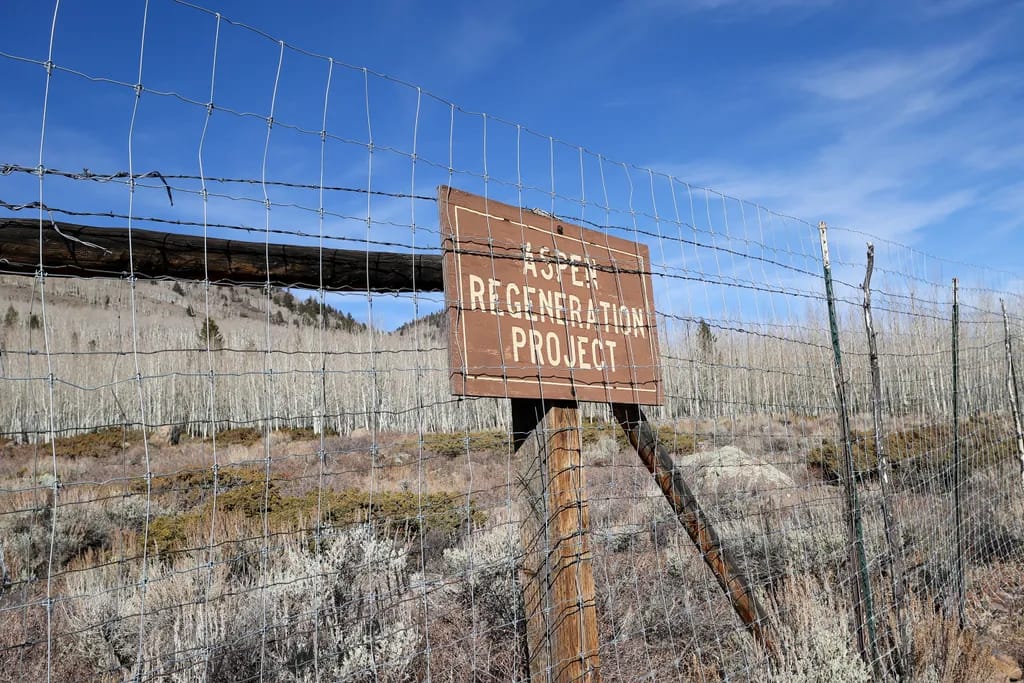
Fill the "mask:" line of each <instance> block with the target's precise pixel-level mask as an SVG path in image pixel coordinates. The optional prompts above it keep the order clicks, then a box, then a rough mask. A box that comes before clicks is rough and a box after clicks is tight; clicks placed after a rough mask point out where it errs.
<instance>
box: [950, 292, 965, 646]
mask: <svg viewBox="0 0 1024 683" xmlns="http://www.w3.org/2000/svg"><path fill="white" fill-rule="evenodd" d="M952 336H953V339H952V351H953V354H952V355H953V357H952V365H953V517H954V523H955V524H956V529H955V533H956V550H955V551H954V552H955V556H954V566H955V568H956V586H955V588H956V614H957V620H958V622H959V624H960V628H964V627H965V626H966V625H967V613H966V610H965V607H966V597H967V594H966V590H967V586H966V578H965V576H964V521H963V508H962V506H961V505H960V489H961V484H962V481H963V464H962V463H961V461H960V283H959V282H958V280H957V278H953V335H952Z"/></svg>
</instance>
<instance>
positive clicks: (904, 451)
mask: <svg viewBox="0 0 1024 683" xmlns="http://www.w3.org/2000/svg"><path fill="white" fill-rule="evenodd" d="M850 442H851V446H852V450H853V466H854V473H855V476H856V477H857V478H858V479H871V478H874V477H876V476H877V473H878V454H877V452H876V449H875V441H874V436H873V434H872V433H870V432H866V431H857V430H855V431H854V432H853V433H852V434H851V439H850ZM885 450H886V455H887V457H888V459H889V464H890V467H891V468H892V471H893V480H894V481H895V482H897V483H900V482H901V481H902V482H903V483H904V484H905V485H909V486H915V485H918V484H921V483H923V482H930V481H942V480H943V477H942V476H941V475H943V474H944V473H946V472H947V471H948V470H949V468H950V467H951V466H952V464H953V429H952V426H951V425H948V424H942V425H936V424H932V425H918V426H915V427H911V428H909V429H904V430H901V431H898V432H893V433H891V434H888V435H886V436H885ZM960 453H961V462H962V463H963V465H964V466H965V467H966V468H967V470H968V471H970V470H973V469H976V468H978V467H984V466H987V465H991V464H993V463H996V462H999V461H1002V460H1005V459H1007V458H1011V457H1013V442H1012V440H1011V432H1010V427H1009V425H1008V424H1005V423H1003V422H1000V421H998V420H995V419H992V418H987V417H975V418H972V419H970V420H967V421H965V422H964V423H962V424H961V426H960ZM807 464H808V465H809V466H811V467H812V468H815V469H817V470H819V471H820V472H821V473H822V475H823V476H824V477H825V479H826V480H828V481H831V482H838V481H840V480H841V479H842V476H843V470H844V468H843V451H842V447H841V444H840V443H839V441H837V440H835V439H822V442H821V445H820V446H817V447H815V448H813V449H812V450H811V452H810V453H809V454H808V456H807Z"/></svg>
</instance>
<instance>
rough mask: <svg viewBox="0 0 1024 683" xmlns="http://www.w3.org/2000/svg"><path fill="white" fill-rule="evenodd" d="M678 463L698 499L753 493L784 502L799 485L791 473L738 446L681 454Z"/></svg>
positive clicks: (777, 501)
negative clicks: (745, 451)
mask: <svg viewBox="0 0 1024 683" xmlns="http://www.w3.org/2000/svg"><path fill="white" fill-rule="evenodd" d="M676 465H677V466H678V467H679V469H680V471H681V472H682V475H683V479H684V480H685V481H686V482H687V483H688V484H689V485H690V487H691V488H692V489H693V492H694V494H696V495H697V497H698V499H700V498H708V497H714V498H718V497H733V496H736V495H740V496H749V495H750V494H754V495H755V496H756V497H758V498H760V497H762V496H763V497H764V499H770V500H772V501H775V502H776V503H777V504H781V503H782V502H783V501H784V500H785V499H786V498H788V497H789V496H790V495H792V493H793V492H794V491H795V490H796V488H797V485H796V482H794V481H793V478H792V477H790V476H789V475H788V474H786V473H785V472H783V471H782V470H780V469H778V468H777V467H775V466H773V465H770V464H768V463H766V462H765V461H763V460H761V459H760V458H757V457H756V456H753V455H750V454H748V453H744V452H743V451H742V450H740V449H739V448H736V447H735V446H723V447H722V448H717V449H715V450H712V451H701V452H697V453H693V454H691V455H687V456H682V457H679V458H677V459H676ZM764 499H762V500H761V501H753V500H752V501H751V502H752V503H755V502H764Z"/></svg>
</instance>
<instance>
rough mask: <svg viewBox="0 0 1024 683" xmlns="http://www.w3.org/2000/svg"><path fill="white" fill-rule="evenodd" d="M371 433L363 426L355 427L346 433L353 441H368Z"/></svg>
mask: <svg viewBox="0 0 1024 683" xmlns="http://www.w3.org/2000/svg"><path fill="white" fill-rule="evenodd" d="M372 436H373V435H372V434H370V430H369V429H366V428H365V427H356V428H355V429H353V430H352V431H351V432H349V433H348V438H350V439H352V440H353V441H369V440H370V438H371V437H372Z"/></svg>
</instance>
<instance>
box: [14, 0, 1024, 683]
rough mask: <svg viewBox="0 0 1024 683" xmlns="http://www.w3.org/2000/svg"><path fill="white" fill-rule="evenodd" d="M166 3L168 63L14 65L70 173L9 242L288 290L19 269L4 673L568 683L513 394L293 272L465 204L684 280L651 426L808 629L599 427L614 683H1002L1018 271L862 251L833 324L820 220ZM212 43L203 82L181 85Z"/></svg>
mask: <svg viewBox="0 0 1024 683" xmlns="http://www.w3.org/2000/svg"><path fill="white" fill-rule="evenodd" d="M143 10H144V11H143ZM143 10H140V11H139V16H138V24H137V28H138V31H137V32H136V34H135V35H134V36H133V37H132V41H133V42H132V52H131V54H130V55H128V56H130V59H121V60H110V61H107V62H102V61H101V62H99V63H96V60H94V59H91V58H90V55H88V54H85V53H83V52H77V53H76V52H75V51H67V50H63V49H61V48H62V43H61V36H64V35H65V32H66V31H67V30H68V29H67V27H66V26H64V24H62V15H61V12H60V9H59V7H58V9H57V11H56V12H55V14H54V22H53V26H52V29H51V31H50V33H49V42H48V44H46V45H40V46H39V50H37V51H36V53H33V54H11V53H8V52H2V51H0V73H5V74H10V75H11V77H12V78H16V79H17V81H18V82H24V83H28V84H29V85H30V87H32V88H35V89H36V90H37V91H38V92H36V93H35V95H36V96H37V100H38V102H37V106H36V107H35V109H31V110H26V111H28V113H25V112H21V113H19V116H24V117H25V118H23V119H19V120H18V121H17V124H18V127H19V130H21V129H24V131H25V132H26V133H28V132H29V131H31V136H32V137H31V140H32V144H31V145H30V146H29V147H27V148H24V149H15V148H11V149H9V150H5V151H4V152H2V155H3V157H6V158H0V207H2V211H0V221H6V222H4V223H3V225H4V228H3V229H4V230H8V229H10V226H11V225H12V223H11V219H17V218H31V219H32V221H33V223H34V225H36V227H37V228H38V236H39V240H40V243H42V242H43V241H44V239H51V238H52V235H53V234H55V233H56V234H58V235H63V234H65V233H67V232H69V228H68V226H71V225H89V226H95V227H99V228H104V227H106V228H126V229H127V233H126V235H127V236H129V237H130V236H131V235H133V234H135V231H142V230H155V231H161V232H167V233H176V234H189V235H196V236H202V238H203V239H204V240H206V239H214V238H229V239H232V240H240V241H250V242H258V243H262V244H264V245H266V264H265V265H266V273H267V274H266V275H265V280H263V281H261V282H259V283H257V285H256V286H243V285H239V284H232V283H226V282H221V281H211V280H210V279H209V278H205V279H204V278H199V279H196V278H189V279H180V278H174V277H171V276H163V277H158V278H150V277H147V273H144V272H137V271H136V268H135V266H134V263H135V262H134V260H131V259H130V264H131V265H130V266H129V268H128V269H127V270H126V271H123V272H122V271H121V270H116V269H114V270H111V272H109V273H106V274H105V276H104V277H89V278H85V277H75V276H71V277H66V276H65V274H66V266H67V265H68V264H67V263H62V262H50V261H48V260H47V259H46V258H45V256H43V257H40V258H39V260H38V262H33V263H28V264H26V263H18V262H17V261H16V259H13V258H12V257H9V256H7V255H6V254H7V253H8V252H4V251H0V286H2V290H3V292H4V294H5V297H6V302H7V303H6V305H5V307H4V308H5V313H4V319H3V323H2V328H0V341H2V354H0V362H2V365H0V396H2V397H3V398H2V400H0V447H2V451H0V574H2V577H3V578H2V590H0V678H2V679H4V680H15V679H17V680H44V679H45V680H61V681H72V680H135V681H144V680H145V681H148V680H160V681H192V680H212V681H228V680H230V681H241V680H275V681H276V680H295V681H307V680H332V681H337V680H346V681H357V680H358V681H362V680H373V681H401V680H451V681H462V680H527V679H530V678H531V677H532V678H533V679H534V680H549V679H550V680H562V679H561V678H560V677H559V671H560V670H559V668H558V663H557V662H554V663H552V664H551V666H550V667H549V668H547V669H546V670H543V671H540V672H539V673H538V671H536V670H533V671H531V666H530V662H529V660H530V657H531V652H530V647H529V638H528V637H527V630H528V629H529V622H530V619H531V615H530V614H528V613H527V610H526V608H525V605H524V601H523V597H522V595H523V584H524V582H525V581H526V580H527V579H526V578H525V577H524V572H523V567H524V563H525V560H526V557H527V551H526V550H524V545H523V544H524V538H523V536H522V534H521V528H522V523H523V519H524V516H525V515H527V514H528V511H526V510H524V506H523V504H522V495H521V493H522V492H521V489H522V485H523V481H522V480H523V474H522V472H523V469H524V467H525V466H526V465H525V464H524V462H523V456H522V454H521V453H519V452H517V451H516V450H515V448H514V447H513V443H512V441H513V439H512V433H511V430H512V427H511V415H510V409H509V401H507V400H504V399H491V398H464V397H458V396H453V395H452V394H451V391H450V387H449V357H448V344H447V334H448V331H447V327H446V325H447V322H446V317H445V315H444V311H445V298H444V295H443V294H441V293H430V292H422V291H409V292H403V293H393V294H388V293H379V292H373V291H371V287H370V286H369V285H368V286H367V287H366V289H365V290H362V291H361V290H360V289H359V288H355V289H345V290H336V289H331V288H329V287H325V286H323V285H322V283H323V281H324V280H323V276H324V273H323V272H322V269H321V273H320V286H317V282H315V281H314V282H311V283H309V284H310V286H309V287H281V286H278V285H277V284H275V283H274V282H273V281H272V280H271V278H270V275H269V272H270V270H271V265H272V263H271V261H272V258H273V257H272V256H271V246H272V245H280V244H288V245H296V246H311V247H315V248H317V249H318V250H321V252H322V253H326V252H327V251H328V250H332V249H350V250H351V249H356V250H362V251H364V252H365V253H366V254H367V258H368V259H369V255H370V254H373V253H376V252H389V253H398V254H406V255H425V256H428V257H438V256H440V255H441V238H442V235H441V230H440V228H439V224H438V203H437V199H436V195H437V190H436V188H437V187H438V186H440V185H448V186H453V187H458V188H460V189H463V190H466V191H468V192H472V193H475V194H478V195H481V196H484V197H486V198H488V199H489V200H493V201H500V202H504V203H507V204H510V205H512V206H517V207H523V209H524V210H527V211H530V212H533V213H536V214H539V215H551V216H555V217H558V219H559V220H563V221H567V222H570V223H573V224H576V225H580V226H583V227H586V228H590V229H595V230H599V231H602V232H604V233H606V234H608V235H612V236H616V237H621V238H625V239H627V240H631V241H636V242H640V243H643V244H646V245H647V246H648V247H649V248H650V254H651V268H650V270H651V276H652V280H653V284H654V301H655V307H656V311H655V313H656V318H657V332H658V335H659V338H660V349H661V370H662V379H663V388H664V394H665V402H664V405H662V406H659V407H653V408H650V409H648V410H647V412H648V415H649V417H650V418H651V420H652V422H653V424H654V427H655V430H656V434H657V437H658V440H659V442H660V444H661V446H662V448H663V449H664V450H665V451H666V452H667V453H668V454H669V456H670V457H671V458H672V461H673V463H674V465H675V467H676V468H677V470H678V472H679V473H680V474H681V476H682V479H683V480H684V481H685V482H686V483H687V485H688V487H689V488H690V489H691V490H692V491H693V493H694V496H695V498H696V501H697V504H698V505H699V506H700V510H701V514H702V515H703V519H705V520H707V523H708V524H709V525H710V526H712V527H713V528H714V529H715V531H716V534H717V535H718V537H719V538H720V540H721V546H722V547H723V548H724V549H725V551H726V552H727V553H728V555H729V557H730V558H731V561H732V562H733V563H734V565H735V567H736V568H737V569H738V570H739V571H740V573H741V574H742V576H743V577H744V578H745V580H746V581H747V582H748V583H749V585H750V586H751V588H752V590H753V591H754V593H755V594H756V596H757V598H758V600H759V601H760V602H761V603H762V604H763V605H764V608H765V612H766V615H765V617H764V619H765V620H766V621H767V622H768V623H767V624H766V628H769V629H770V631H771V633H772V634H773V645H771V646H766V645H765V644H763V643H759V642H758V641H757V640H756V639H754V638H752V637H751V635H750V633H749V632H748V629H747V628H745V625H744V624H743V623H742V621H741V620H740V619H739V618H738V617H737V614H736V612H735V611H734V609H733V607H732V605H731V604H730V599H729V597H728V596H727V594H726V593H725V592H723V590H722V588H721V587H720V586H719V584H718V583H717V582H716V579H715V576H714V575H713V573H712V571H711V569H710V568H709V565H708V563H707V562H706V561H705V558H704V557H702V553H701V552H700V551H699V550H698V549H697V548H695V547H694V544H693V542H692V541H691V538H690V537H689V536H688V535H687V533H686V531H685V529H684V527H683V526H682V525H681V524H680V520H679V519H678V518H677V515H676V513H675V512H674V511H673V509H672V508H671V506H670V505H669V503H668V502H667V501H666V500H665V498H664V497H663V496H662V492H661V491H660V490H659V488H658V486H657V484H656V482H655V481H654V479H653V478H652V477H651V475H650V473H649V472H648V471H647V469H645V467H644V465H643V463H642V462H641V461H640V459H639V458H638V457H637V453H636V452H635V451H634V450H633V449H632V448H631V446H630V444H629V442H628V441H627V439H626V437H625V435H624V434H623V432H622V431H621V430H620V429H619V427H618V425H617V424H615V422H614V420H613V419H612V416H611V411H610V410H609V408H608V406H607V405H603V404H584V405H582V406H581V412H580V416H579V424H578V429H579V431H580V435H581V440H582V444H583V445H582V464H583V466H584V471H585V488H583V489H582V496H583V497H584V498H585V499H586V501H587V502H586V508H587V510H588V513H589V544H590V566H591V568H592V573H593V579H594V584H595V601H596V603H595V608H596V614H597V627H598V633H599V647H598V652H597V657H596V658H594V659H592V660H591V661H599V669H597V670H591V671H590V672H589V673H588V675H590V676H593V675H595V674H598V673H599V675H600V677H601V678H604V679H605V680H624V681H625V680H661V679H663V678H674V679H678V680H694V681H718V680H737V681H738V680H749V679H751V678H754V677H759V676H776V677H778V678H779V679H785V680H805V681H812V680H847V681H856V680H871V679H885V678H888V679H894V678H901V679H904V680H963V681H972V680H979V679H980V677H982V676H984V675H987V672H988V669H989V668H991V667H992V666H993V661H994V660H993V657H992V653H991V649H992V648H993V647H994V646H996V645H999V647H1001V648H1003V649H1006V650H1009V651H1010V652H1011V654H1015V655H1016V656H1017V657H1019V656H1020V655H1021V654H1022V653H1024V635H1022V629H1021V622H1020V617H1019V615H1020V614H1021V613H1024V579H1022V575H1024V572H1022V571H1021V569H1022V563H1024V522H1022V520H1024V509H1022V503H1021V493H1022V488H1021V487H1022V481H1021V471H1022V470H1021V467H1022V460H1021V454H1020V446H1019V445H1018V444H1019V437H1018V436H1017V435H1018V433H1019V429H1018V428H1017V427H1016V425H1015V419H1014V414H1015V408H1014V406H1015V403H1014V398H1015V391H1016V389H1015V387H1014V382H1015V380H1014V378H1013V377H1012V375H1011V373H1010V367H1011V363H1010V362H1009V361H1010V360H1011V359H1012V360H1013V362H1014V364H1015V365H1016V366H1017V367H1020V364H1021V362H1022V360H1024V359H1022V358H1021V357H1020V355H1019V354H1020V351H1019V349H1020V347H1021V342H1020V341H1018V340H1020V338H1021V337H1020V335H1021V322H1022V317H1021V315H1022V307H1021V303H1022V301H1021V296H1020V295H1019V294H1018V293H1016V292H1015V291H1012V287H1013V282H1014V278H1015V275H1014V274H1012V273H1001V272H997V271H993V270H991V269H987V268H984V267H978V266H972V265H970V264H966V263H958V262H954V261H950V260H945V259H942V258H938V257H935V256H932V255H929V254H927V253H925V252H923V251H920V250H918V249H916V248H913V247H911V246H906V245H902V244H898V243H894V242H890V241H887V240H885V239H880V238H877V237H873V236H871V235H866V234H863V233H861V232H858V231H856V230H849V229H843V228H841V227H831V228H828V230H827V238H828V240H829V253H830V260H829V266H830V274H829V278H830V279H831V284H830V287H831V289H832V290H833V292H834V294H833V296H832V297H831V304H832V310H833V311H834V313H833V315H832V316H830V314H829V311H830V306H829V303H830V298H829V296H828V295H827V290H828V288H827V287H826V276H825V272H826V269H825V267H824V266H825V261H824V259H823V249H822V232H821V230H820V229H819V226H818V224H817V222H816V221H814V222H807V221H805V220H802V219H799V218H794V217H790V216H786V215H783V214H780V213H777V212H773V211H771V210H769V209H766V208H764V207H761V206H759V205H756V204H753V203H750V202H747V201H743V200H741V199H736V198H733V197H729V196H725V195H722V194H720V193H718V192H715V191H713V190H709V189H704V188H699V187H695V186H692V185H689V184H687V183H686V182H684V181H682V180H679V179H677V178H675V177H673V176H671V175H666V174H662V173H658V172H657V171H654V170H650V169H647V168H642V167H638V166H634V165H631V164H628V163H620V162H617V161H613V160H610V159H607V158H605V157H603V156H602V155H600V154H597V153H594V152H591V151H590V150H587V149H584V148H582V147H579V146H575V145H572V144H569V143H566V142H563V141H561V140H558V139H555V138H553V137H550V136H546V135H542V134H539V133H537V132H534V131H532V130H529V129H527V128H526V127H523V126H521V125H518V124H516V123H514V122H509V121H505V120H502V119H500V118H496V117H493V116H490V115H485V114H481V113H476V112H472V111H467V110H465V109H463V108H461V107H459V106H457V105H456V104H453V103H451V102H448V101H446V100H444V99H442V98H439V97H436V96H434V95H432V94H430V93H428V92H426V91H425V90H423V89H421V88H419V87H417V86H415V85H412V84H408V83H404V82H402V81H400V80H397V79H394V78H392V77H389V76H387V75H384V74H379V73H375V72H373V71H371V70H369V69H366V68H362V67H354V66H351V65H349V64H346V63H343V62H341V61H338V60H335V59H332V58H330V57H327V56H322V55H317V54H312V53H310V52H308V51H305V50H303V49H301V48H300V47H298V46H293V45H290V44H287V43H285V42H282V41H279V40H276V39H275V38H273V37H272V36H269V35H267V34H266V33H264V32H262V31H260V30H257V29H254V28H252V27H249V26H246V25H244V24H240V23H237V22H234V21H231V20H230V19H228V18H227V17H224V16H222V15H220V14H215V13H211V12H209V11H206V10H204V9H201V8H198V7H196V6H193V5H191V4H189V3H184V2H164V1H160V2H156V1H153V2H148V3H146V4H145V6H144V8H143ZM172 17H173V25H175V26H180V25H182V24H183V23H184V25H186V26H188V28H189V31H188V35H187V36H182V35H180V32H179V31H177V30H170V28H169V27H170V26H171V25H172V21H171V18H172ZM101 25H102V24H99V25H98V26H101ZM111 40H115V37H111ZM116 40H117V41H122V43H123V41H124V38H123V36H121V37H117V38H116ZM182 40H188V41H189V42H190V44H191V45H192V48H193V49H192V50H190V51H189V56H188V58H187V64H182V65H180V66H179V65H176V64H174V63H172V62H170V61H169V60H167V59H166V58H162V57H160V56H159V55H166V54H167V53H168V52H167V51H168V50H169V49H170V46H171V45H174V44H177V43H180V41H182ZM119 44H121V43H119ZM123 44H127V43H123ZM128 65H130V68H129V66H128ZM311 82H316V83H320V84H321V85H320V87H319V88H317V89H315V90H314V89H310V88H309V87H308V84H309V83H311ZM118 117H120V120H123V124H119V125H115V126H111V124H110V120H112V119H113V120H118ZM36 143H38V144H36ZM827 208H828V207H822V210H823V211H827ZM62 229H63V230H64V231H65V232H64V233H62V232H61V231H62ZM126 241H127V243H128V244H127V248H128V249H129V251H131V249H132V248H133V246H132V242H131V241H130V239H126ZM86 242H87V240H83V241H82V243H76V244H75V245H74V247H75V249H78V250H89V249H95V246H94V245H90V244H88V243H86ZM869 242H871V243H873V245H874V247H873V248H874V251H873V253H872V257H871V259H872V266H871V271H870V272H871V273H872V278H871V279H870V280H869V281H867V280H866V279H865V276H866V274H867V273H868V265H867V261H868V257H867V252H866V248H867V243H869ZM204 257H205V254H204V253H202V252H199V253H195V254H192V255H191V258H193V259H197V260H199V261H203V259H204ZM26 271H27V272H29V273H34V275H29V276H26V275H25V273H26ZM93 275H96V274H95V273H94V274H93ZM954 276H955V277H957V278H958V284H957V290H956V291H957V294H956V296H955V297H954V285H953V282H952V278H953V277H954ZM249 284H250V285H251V284H252V283H249ZM260 285H262V286H260ZM865 291H868V292H870V294H871V301H870V312H871V316H870V319H871V323H872V326H873V330H874V332H875V333H876V335H877V364H876V370H875V372H876V375H877V382H876V381H875V376H874V375H873V366H872V362H871V361H872V357H873V354H872V352H871V349H870V347H869V333H868V329H867V328H866V326H865V315H864V313H865V310H866V303H865V298H864V294H865ZM954 301H955V305H954ZM1001 304H1002V305H1001ZM833 331H834V335H833ZM833 337H834V338H835V340H837V342H838V343H837V344H833ZM1011 349H1012V352H1011ZM876 387H877V390H876ZM581 599H582V598H581Z"/></svg>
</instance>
